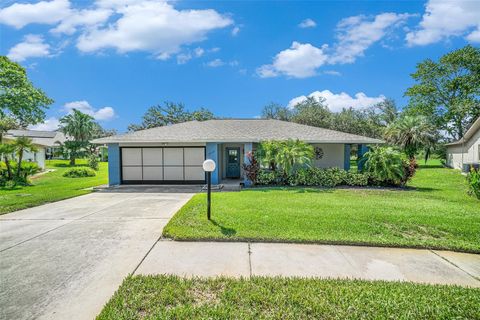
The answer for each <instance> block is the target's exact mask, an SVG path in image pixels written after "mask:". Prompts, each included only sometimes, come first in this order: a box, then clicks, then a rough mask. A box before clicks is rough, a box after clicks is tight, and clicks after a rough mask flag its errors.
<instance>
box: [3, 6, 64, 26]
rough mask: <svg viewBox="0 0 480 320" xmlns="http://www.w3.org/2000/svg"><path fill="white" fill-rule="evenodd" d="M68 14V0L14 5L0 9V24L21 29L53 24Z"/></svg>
mask: <svg viewBox="0 0 480 320" xmlns="http://www.w3.org/2000/svg"><path fill="white" fill-rule="evenodd" d="M69 14H70V2H69V1H68V0H52V1H40V2H37V3H33V4H31V3H14V4H12V5H11V6H9V7H6V8H3V9H0V23H3V24H6V25H9V26H12V27H14V28H17V29H21V28H23V27H24V26H26V25H28V24H31V23H42V24H55V23H58V22H60V21H61V20H62V19H64V18H65V17H67V16H68V15H69Z"/></svg>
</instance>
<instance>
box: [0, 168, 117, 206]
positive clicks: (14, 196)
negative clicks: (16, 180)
mask: <svg viewBox="0 0 480 320" xmlns="http://www.w3.org/2000/svg"><path fill="white" fill-rule="evenodd" d="M77 162H78V165H80V166H85V165H86V164H85V161H82V160H77ZM46 165H47V168H48V169H54V170H55V171H53V172H49V173H46V174H44V175H41V176H38V177H37V178H35V179H32V184H33V185H32V186H27V187H15V188H13V189H7V188H0V214H5V213H8V212H12V211H15V210H20V209H25V208H29V207H34V206H38V205H41V204H44V203H47V202H52V201H58V200H62V199H66V198H71V197H75V196H79V195H82V194H87V193H89V192H91V191H89V190H83V189H85V188H89V187H94V186H98V185H101V184H106V183H108V169H107V166H108V164H107V163H106V162H101V163H100V170H99V171H98V172H97V176H95V177H88V178H64V177H62V174H63V173H64V172H65V170H67V169H69V168H71V167H70V166H69V165H68V161H67V160H49V161H47V163H46Z"/></svg>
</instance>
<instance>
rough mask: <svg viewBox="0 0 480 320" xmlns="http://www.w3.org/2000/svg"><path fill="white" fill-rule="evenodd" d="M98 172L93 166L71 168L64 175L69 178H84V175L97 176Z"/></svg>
mask: <svg viewBox="0 0 480 320" xmlns="http://www.w3.org/2000/svg"><path fill="white" fill-rule="evenodd" d="M96 175H97V174H96V173H95V171H94V170H93V169H91V168H82V167H79V168H71V169H68V170H67V171H65V172H64V173H63V176H64V177H67V178H84V177H95V176H96Z"/></svg>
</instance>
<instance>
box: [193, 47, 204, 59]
mask: <svg viewBox="0 0 480 320" xmlns="http://www.w3.org/2000/svg"><path fill="white" fill-rule="evenodd" d="M193 52H194V53H195V56H196V57H201V56H203V54H204V53H205V50H204V49H203V48H200V47H199V48H195V50H193Z"/></svg>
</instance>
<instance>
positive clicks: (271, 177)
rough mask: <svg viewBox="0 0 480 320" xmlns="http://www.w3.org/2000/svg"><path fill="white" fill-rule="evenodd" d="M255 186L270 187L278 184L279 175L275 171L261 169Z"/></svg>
mask: <svg viewBox="0 0 480 320" xmlns="http://www.w3.org/2000/svg"><path fill="white" fill-rule="evenodd" d="M255 184H258V185H263V186H268V185H275V184H278V175H277V174H276V173H275V171H270V170H265V169H260V170H259V171H258V174H257V180H256V181H255Z"/></svg>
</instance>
